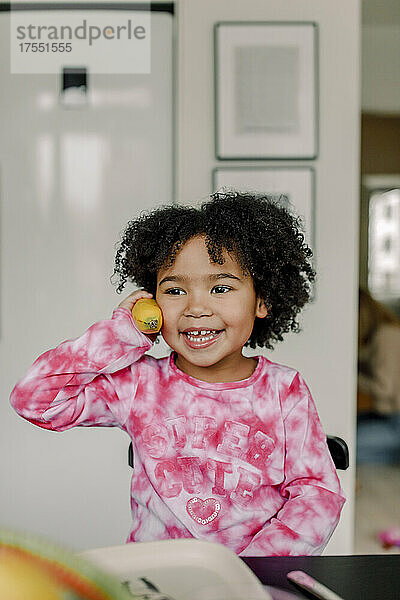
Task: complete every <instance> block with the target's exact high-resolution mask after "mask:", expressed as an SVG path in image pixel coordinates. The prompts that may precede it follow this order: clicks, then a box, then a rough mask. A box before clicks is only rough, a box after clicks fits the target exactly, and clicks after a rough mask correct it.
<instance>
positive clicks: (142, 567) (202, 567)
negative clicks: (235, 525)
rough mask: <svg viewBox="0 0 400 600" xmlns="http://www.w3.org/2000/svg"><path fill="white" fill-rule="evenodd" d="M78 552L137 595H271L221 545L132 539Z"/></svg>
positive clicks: (214, 599) (194, 599) (251, 598)
mask: <svg viewBox="0 0 400 600" xmlns="http://www.w3.org/2000/svg"><path fill="white" fill-rule="evenodd" d="M81 556H82V557H84V558H85V559H87V560H89V561H90V562H92V563H94V564H95V565H97V566H100V567H102V568H103V569H105V570H107V571H109V572H110V573H112V574H114V575H116V576H117V577H118V578H119V580H120V581H121V582H123V583H124V585H125V586H126V588H127V589H128V590H129V591H130V593H131V594H132V598H133V599H135V600H272V596H271V595H270V593H269V592H268V590H267V589H266V587H265V586H263V585H262V584H261V583H260V581H259V579H258V578H257V577H256V576H255V575H254V574H253V572H252V571H251V570H250V569H249V567H247V565H246V564H245V563H244V562H243V561H242V560H240V558H239V557H238V556H236V554H235V553H234V552H232V551H231V550H229V549H228V548H226V547H225V546H222V545H221V544H215V543H211V542H204V541H200V540H194V539H193V540H192V539H178V540H165V541H160V542H140V543H138V542H136V543H130V544H125V545H123V546H113V547H110V548H99V549H96V550H89V551H86V552H83V553H82V554H81Z"/></svg>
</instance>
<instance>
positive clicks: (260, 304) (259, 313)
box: [256, 298, 268, 319]
mask: <svg viewBox="0 0 400 600" xmlns="http://www.w3.org/2000/svg"><path fill="white" fill-rule="evenodd" d="M267 314H268V309H267V307H266V306H265V302H264V300H262V298H257V306H256V317H258V318H259V319H264V318H265V317H266V316H267Z"/></svg>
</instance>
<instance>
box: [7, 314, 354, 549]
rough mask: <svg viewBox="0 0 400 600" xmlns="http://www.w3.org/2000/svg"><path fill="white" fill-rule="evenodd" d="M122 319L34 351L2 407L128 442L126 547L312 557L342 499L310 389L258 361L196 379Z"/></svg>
mask: <svg viewBox="0 0 400 600" xmlns="http://www.w3.org/2000/svg"><path fill="white" fill-rule="evenodd" d="M151 346H152V342H151V341H150V340H149V338H148V337H147V336H145V335H144V334H142V333H141V332H140V331H138V329H137V328H136V327H135V324H134V321H133V318H132V316H131V314H130V312H129V311H128V310H127V309H125V308H117V309H116V310H115V311H114V313H113V316H112V318H111V319H107V320H104V321H100V322H98V323H95V324H94V325H93V326H92V327H90V328H89V329H88V330H87V331H86V332H85V333H84V334H83V335H82V336H81V337H79V338H77V339H74V340H70V341H66V342H63V343H62V344H60V345H59V346H58V347H57V348H55V349H54V350H49V351H48V352H45V353H44V354H43V355H42V356H40V357H39V358H38V359H37V360H36V361H35V363H34V364H33V366H32V367H31V368H30V369H29V371H28V373H27V374H26V376H25V377H24V378H23V379H22V380H21V381H20V382H19V383H18V384H17V385H16V386H15V388H14V389H13V391H12V394H11V403H12V405H13V407H14V408H15V410H16V411H17V412H18V413H19V414H20V415H21V416H23V417H24V418H25V419H28V420H29V421H31V422H32V423H34V424H35V425H39V426H40V427H44V428H46V429H51V430H54V431H64V430H66V429H70V428H71V427H75V426H84V427H90V426H105V427H113V426H115V427H120V428H121V429H123V430H124V431H126V432H127V433H128V435H129V436H130V438H131V439H132V442H133V452H134V470H133V476H132V487H131V506H132V518H133V524H132V528H131V531H130V534H129V537H128V540H127V541H150V540H162V539H167V538H182V537H189V538H190V537H195V538H199V539H204V540H209V541H213V542H219V543H222V544H224V545H226V546H227V547H229V548H231V549H232V550H233V551H234V552H236V553H237V554H240V555H242V556H257V555H264V556H267V555H270V556H280V555H301V554H320V553H321V552H322V550H323V548H324V547H325V545H326V543H327V541H328V540H329V538H330V536H331V534H332V532H333V531H334V529H335V527H336V525H337V523H338V520H339V515H340V511H341V508H342V506H343V503H344V496H343V493H342V491H341V488H340V484H339V481H338V477H337V474H336V470H335V466H334V464H333V462H332V459H331V456H330V454H329V451H328V448H327V445H326V438H325V434H324V432H323V430H322V427H321V424H320V421H319V419H318V416H317V412H316V409H315V406H314V403H313V400H312V398H311V395H310V392H309V390H308V388H307V386H306V384H305V383H304V381H303V379H302V377H301V376H300V375H299V373H298V372H296V371H295V370H293V369H291V368H288V367H285V366H282V365H279V364H276V363H273V362H271V361H269V360H267V359H266V358H265V357H264V356H258V357H256V358H258V364H257V367H256V369H255V371H254V373H253V374H252V375H251V377H249V378H248V379H245V380H242V381H235V382H228V383H208V382H206V381H200V380H198V379H195V378H193V377H191V376H189V375H186V374H185V373H183V372H182V371H180V370H179V369H178V368H177V367H176V365H175V362H174V353H173V352H171V354H170V355H169V356H168V357H166V358H161V359H155V358H153V357H151V356H148V355H146V354H145V352H146V351H147V350H149V349H150V348H151Z"/></svg>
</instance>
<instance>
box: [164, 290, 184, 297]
mask: <svg viewBox="0 0 400 600" xmlns="http://www.w3.org/2000/svg"><path fill="white" fill-rule="evenodd" d="M180 292H182V294H184V293H185V292H184V291H183V290H181V288H169V290H166V292H165V293H166V294H171V295H172V296H180Z"/></svg>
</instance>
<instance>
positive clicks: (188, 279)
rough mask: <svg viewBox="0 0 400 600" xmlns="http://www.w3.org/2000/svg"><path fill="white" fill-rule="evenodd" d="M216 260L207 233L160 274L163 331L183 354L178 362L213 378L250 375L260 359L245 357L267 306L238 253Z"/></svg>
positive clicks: (192, 241) (194, 373)
mask: <svg viewBox="0 0 400 600" xmlns="http://www.w3.org/2000/svg"><path fill="white" fill-rule="evenodd" d="M223 258H224V261H225V262H224V264H223V265H219V264H217V263H212V262H211V261H210V257H209V255H208V251H207V247H206V245H205V238H204V236H196V237H194V238H192V239H190V240H189V241H188V242H186V243H185V245H184V246H183V247H182V248H181V250H179V252H178V253H177V255H176V258H175V262H174V264H173V265H172V266H171V267H169V268H167V269H160V271H159V272H158V274H157V291H156V300H157V303H158V304H159V306H160V308H161V310H162V313H163V326H162V329H161V333H162V336H163V338H164V339H165V341H166V343H167V344H168V345H169V346H170V347H171V348H172V349H173V350H175V352H176V353H177V355H178V357H177V359H176V366H177V367H178V368H179V369H181V370H182V371H183V372H185V373H187V374H188V375H191V376H192V377H196V378H197V379H201V380H203V381H210V382H218V381H220V382H223V381H239V380H241V379H247V378H248V377H250V375H251V373H252V372H253V371H254V368H255V360H254V359H250V358H246V357H244V356H243V355H242V348H243V346H244V344H245V342H247V340H248V339H249V337H250V335H251V332H252V329H253V324H254V319H255V318H256V317H259V318H263V317H265V316H266V314H267V309H266V307H265V304H264V303H263V301H262V300H260V299H259V298H257V296H256V293H255V290H254V284H253V280H252V277H251V275H250V274H248V273H247V274H244V273H243V271H242V268H241V267H240V265H239V263H238V262H237V260H236V258H235V257H234V255H231V254H228V253H227V252H226V251H224V253H223Z"/></svg>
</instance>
